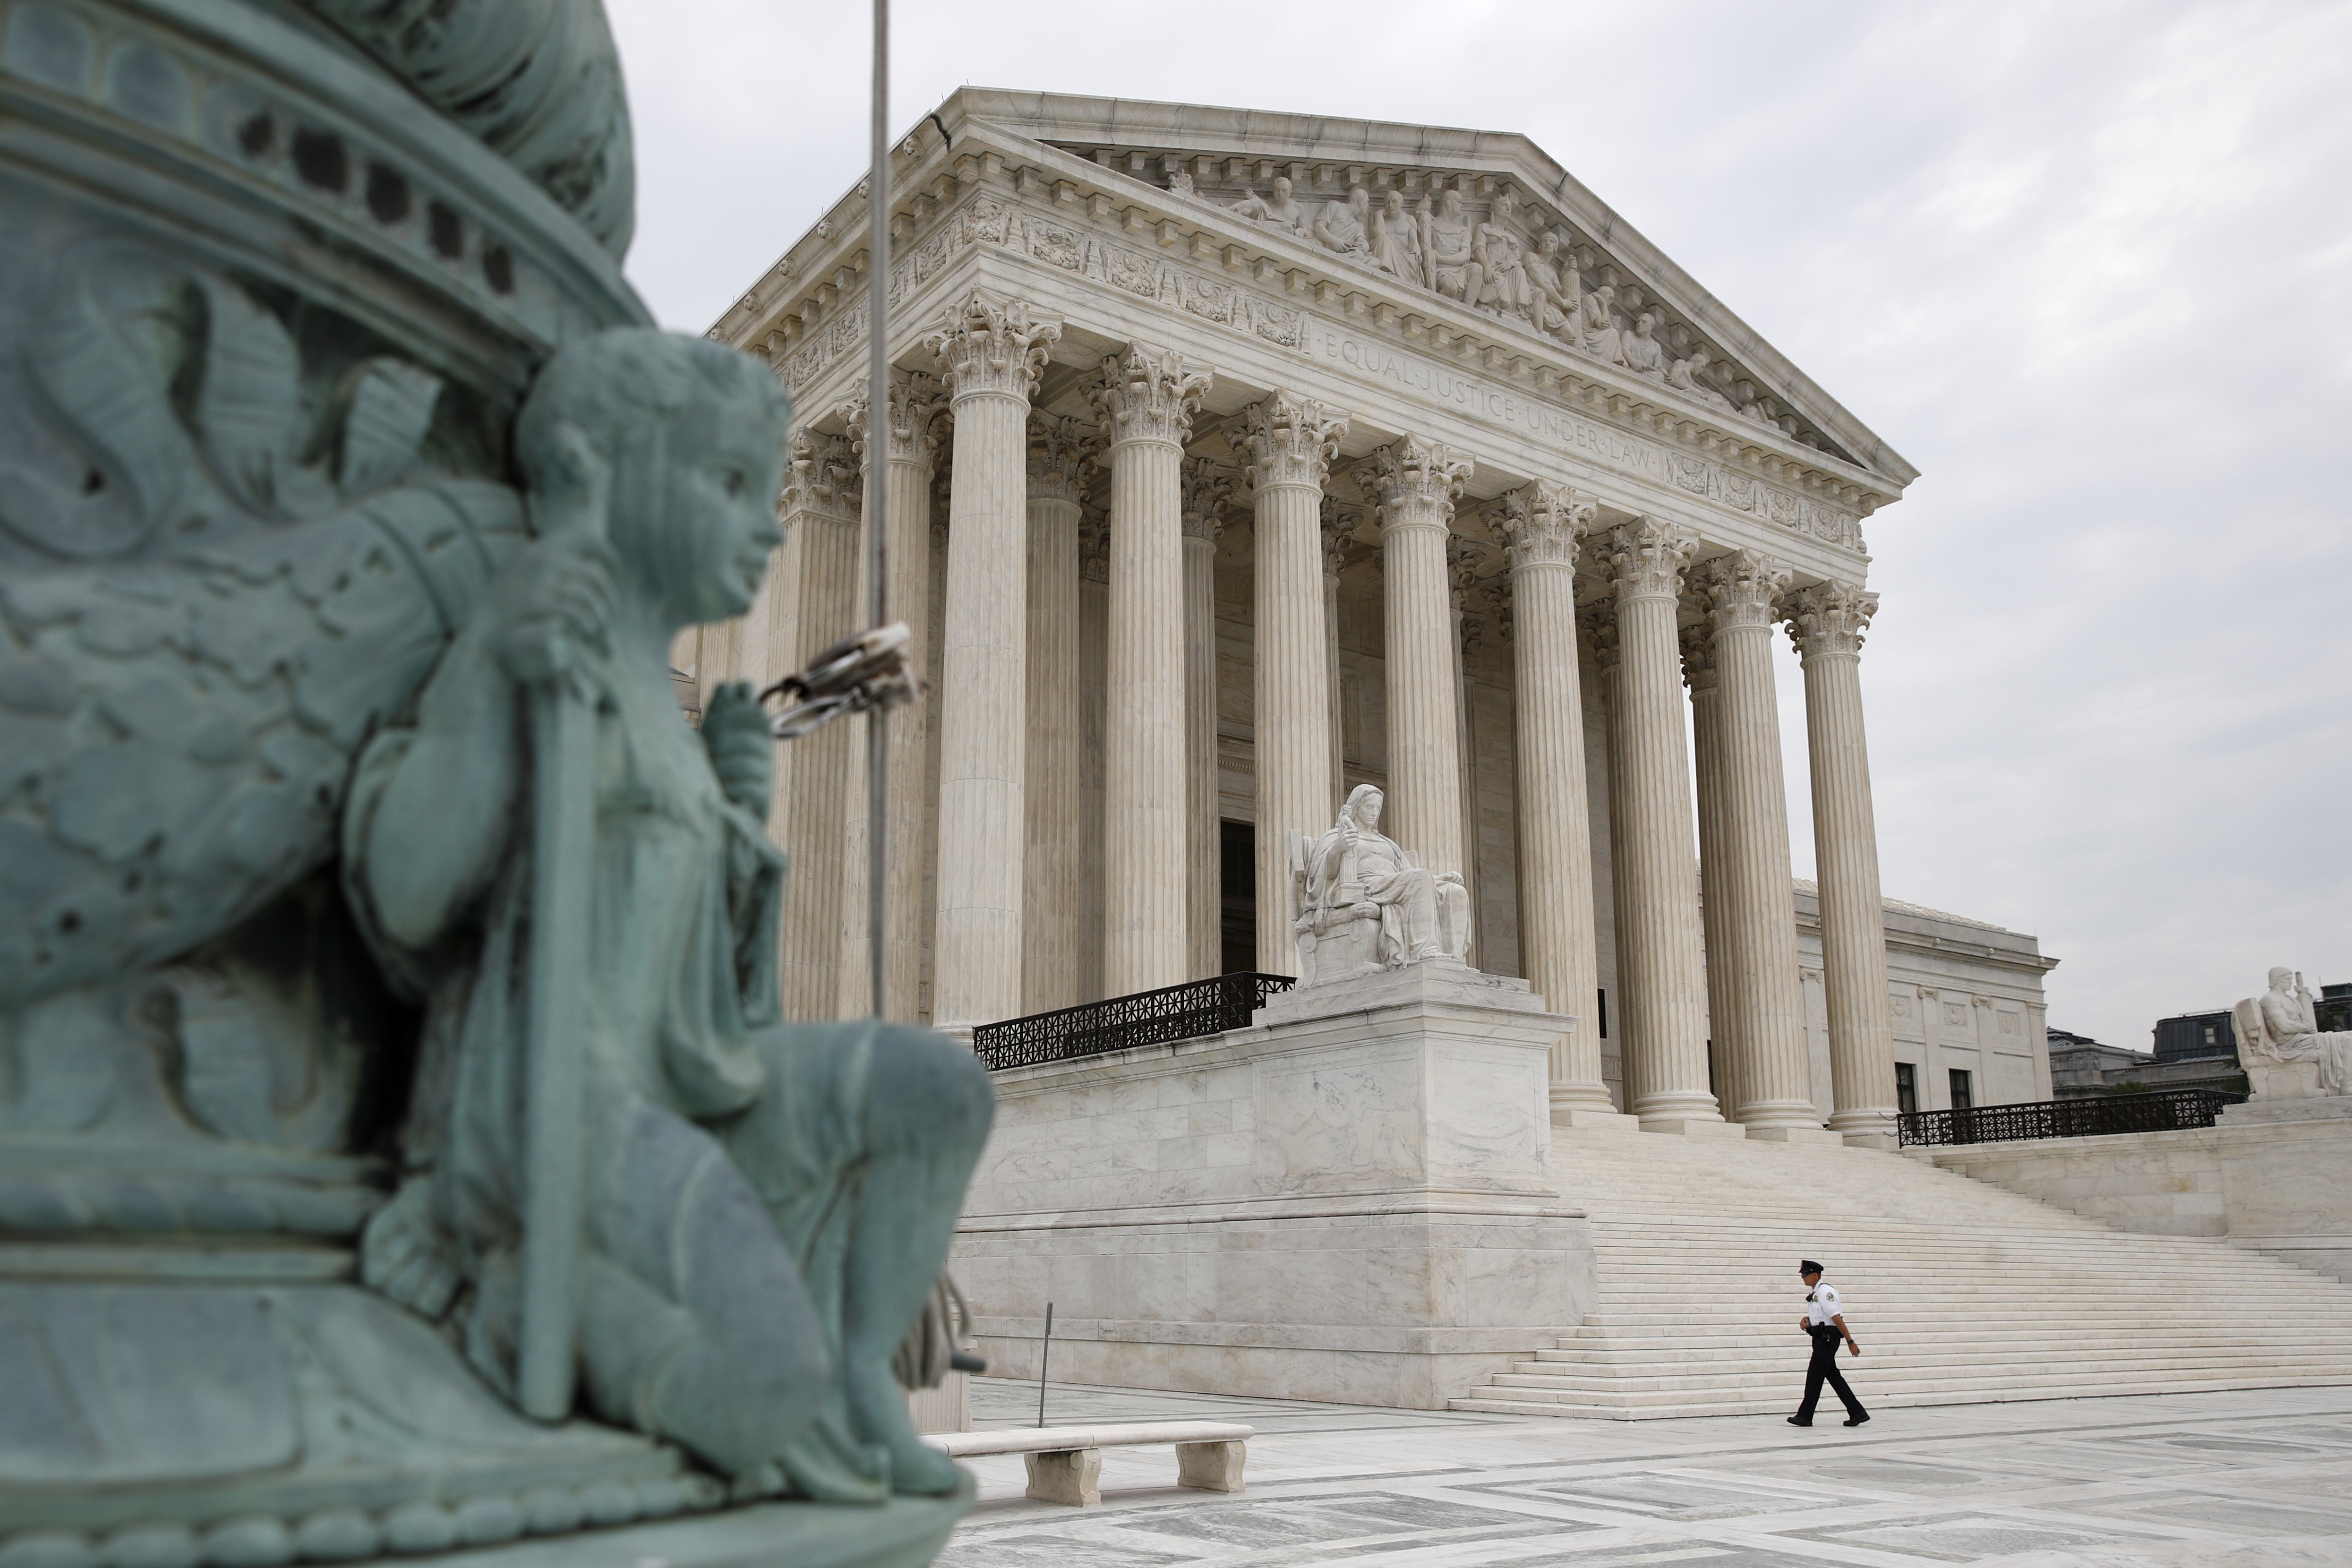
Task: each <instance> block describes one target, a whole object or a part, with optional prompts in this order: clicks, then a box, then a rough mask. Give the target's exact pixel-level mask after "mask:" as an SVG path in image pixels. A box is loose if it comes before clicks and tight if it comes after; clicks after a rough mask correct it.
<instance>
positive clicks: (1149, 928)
mask: <svg viewBox="0 0 2352 1568" xmlns="http://www.w3.org/2000/svg"><path fill="white" fill-rule="evenodd" d="M1208 389H1209V376H1208V374H1207V373H1206V372H1205V371H1203V370H1202V369H1201V368H1200V367H1199V366H1196V365H1194V364H1192V363H1189V362H1188V361H1186V360H1184V359H1183V358H1182V357H1181V356H1180V355H1177V354H1174V353H1164V352H1161V351H1159V350H1153V349H1146V348H1142V347H1130V348H1129V350H1128V353H1127V357H1126V358H1125V359H1123V360H1121V359H1108V360H1105V361H1104V362H1103V379H1102V382H1101V383H1100V384H1098V385H1097V386H1096V387H1095V388H1094V390H1093V392H1092V394H1091V395H1092V397H1093V399H1094V403H1095V406H1096V408H1097V409H1098V410H1099V411H1100V413H1101V415H1102V419H1103V424H1104V426H1105V427H1106V430H1107V433H1108V437H1109V447H1110V460H1111V462H1110V487H1111V488H1110V648H1109V665H1110V669H1109V683H1108V684H1109V689H1108V708H1109V712H1108V734H1107V735H1106V736H1105V750H1106V751H1107V752H1108V778H1107V779H1106V781H1105V785H1104V794H1105V796H1106V799H1105V802H1104V811H1103V816H1104V820H1103V838H1104V843H1103V858H1104V861H1105V863H1106V864H1105V868H1104V869H1105V872H1106V881H1107V884H1108V886H1107V887H1106V889H1105V890H1104V902H1105V904H1106V906H1107V908H1106V910H1105V931H1104V942H1103V984H1104V986H1105V988H1106V991H1107V993H1108V994H1110V995H1113V996H1123V995H1129V994H1133V993H1135V992H1138V991H1156V990H1158V989H1159V988H1160V987H1161V986H1163V985H1174V984H1178V983H1179V982H1181V980H1183V978H1184V970H1185V959H1186V956H1187V946H1186V942H1185V920H1184V917H1185V904H1186V901H1187V900H1186V876H1185V862H1184V849H1185V837H1186V835H1185V821H1184V795H1185V782H1184V619H1183V603H1184V550H1183V523H1182V517H1181V513H1182V510H1183V501H1182V497H1181V493H1180V486H1181V466H1182V462H1183V457H1184V438H1185V437H1187V436H1188V435H1190V434H1191V433H1192V411H1193V410H1194V409H1195V408H1197V407H1199V406H1200V402H1201V395H1202V393H1204V392H1206V391H1207V390H1208Z"/></svg>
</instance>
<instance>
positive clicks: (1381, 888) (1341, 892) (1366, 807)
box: [1294, 784, 1470, 984]
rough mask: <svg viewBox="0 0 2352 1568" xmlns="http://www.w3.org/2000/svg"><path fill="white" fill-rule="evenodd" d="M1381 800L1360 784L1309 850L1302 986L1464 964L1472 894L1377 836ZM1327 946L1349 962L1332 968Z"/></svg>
mask: <svg viewBox="0 0 2352 1568" xmlns="http://www.w3.org/2000/svg"><path fill="white" fill-rule="evenodd" d="M1385 801H1386V797H1385V796H1384V795H1382V794H1381V790H1380V789H1379V787H1378V786H1377V785H1373V784H1358V785H1357V786H1356V787H1355V789H1354V790H1353V791H1351V792H1350V793H1349V795H1348V804H1347V805H1343V806H1341V807H1340V808H1339V821H1338V822H1336V823H1334V824H1333V825H1332V826H1331V829H1330V831H1328V832H1327V833H1325V834H1324V835H1323V836H1322V837H1320V838H1318V839H1317V840H1316V841H1315V843H1314V845H1313V846H1312V847H1309V848H1308V849H1307V855H1306V864H1305V866H1303V867H1301V868H1299V870H1298V873H1297V906H1298V912H1297V920H1296V921H1295V928H1294V929H1296V930H1297V932H1298V934H1299V936H1300V938H1301V941H1300V943H1299V946H1300V949H1301V956H1302V958H1305V957H1308V956H1310V955H1311V956H1312V957H1313V959H1314V960H1315V962H1314V963H1312V965H1311V973H1306V974H1302V975H1301V976H1299V979H1300V980H1301V982H1302V983H1304V984H1318V983H1321V982H1324V981H1330V980H1341V979H1345V978H1347V977H1348V974H1349V973H1353V972H1359V971H1360V970H1361V969H1363V968H1366V967H1370V968H1379V969H1399V968H1402V967H1403V966H1404V965H1405V964H1408V963H1423V962H1427V961H1429V960H1433V959H1436V960H1451V961H1453V962H1454V963H1464V962H1465V961H1466V959H1467V955H1468V950H1469V931H1470V895H1469V893H1468V891H1467V890H1466V889H1465V888H1464V887H1463V885H1462V879H1461V877H1460V876H1458V875H1456V874H1455V873H1454V872H1452V871H1437V872H1433V871H1427V870H1423V868H1421V867H1420V866H1418V865H1416V864H1414V862H1413V858H1412V854H1411V852H1410V851H1408V850H1406V849H1405V848H1403V847H1402V846H1400V845H1399V844H1398V843H1397V842H1396V840H1394V839H1392V838H1390V837H1385V836H1383V835H1382V834H1381V830H1380V824H1381V806H1382V805H1384V804H1385ZM1308 939H1312V940H1311V941H1310V940H1308ZM1350 939H1354V940H1350ZM1326 947H1332V948H1335V949H1337V950H1338V951H1339V952H1342V953H1346V954H1348V955H1349V956H1348V957H1346V958H1344V959H1343V960H1342V961H1341V963H1339V964H1334V963H1331V962H1329V960H1330V957H1331V956H1332V955H1331V954H1328V953H1325V952H1323V951H1322V950H1323V949H1324V948H1326Z"/></svg>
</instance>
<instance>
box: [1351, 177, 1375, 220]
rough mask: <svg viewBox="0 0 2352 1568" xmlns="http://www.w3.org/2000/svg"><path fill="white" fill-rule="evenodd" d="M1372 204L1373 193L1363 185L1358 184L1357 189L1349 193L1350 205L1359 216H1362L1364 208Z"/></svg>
mask: <svg viewBox="0 0 2352 1568" xmlns="http://www.w3.org/2000/svg"><path fill="white" fill-rule="evenodd" d="M1348 205H1349V206H1350V207H1352V208H1353V209H1354V210H1355V212H1356V215H1357V216H1359V217H1360V216H1363V213H1364V210H1365V209H1366V208H1367V207H1369V206H1370V205H1372V193H1371V192H1370V191H1368V190H1366V189H1364V187H1363V186H1361V185H1358V186H1357V187H1356V188H1355V189H1353V190H1351V191H1349V193H1348Z"/></svg>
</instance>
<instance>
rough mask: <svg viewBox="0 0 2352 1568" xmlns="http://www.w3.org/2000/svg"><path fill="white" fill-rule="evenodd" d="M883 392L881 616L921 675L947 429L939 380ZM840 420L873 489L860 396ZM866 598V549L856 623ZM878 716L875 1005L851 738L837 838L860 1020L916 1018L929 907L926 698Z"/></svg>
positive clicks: (844, 982)
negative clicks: (904, 639)
mask: <svg viewBox="0 0 2352 1568" xmlns="http://www.w3.org/2000/svg"><path fill="white" fill-rule="evenodd" d="M888 396H889V407H888V408H887V410H885V418H884V426H885V427H884V429H883V431H882V439H881V442H880V446H881V447H882V450H883V462H884V464H885V468H884V472H885V474H886V476H887V477H886V479H885V482H886V483H887V485H888V486H889V489H888V490H887V492H886V494H887V500H888V503H889V504H888V509H887V510H888V525H887V526H888V528H889V530H890V537H889V540H888V542H887V543H888V547H889V548H888V554H889V563H888V566H887V575H888V583H887V589H886V595H885V596H886V598H887V602H888V614H889V616H890V617H891V618H892V619H893V620H898V621H904V622H905V623H906V624H907V628H908V632H909V633H910V634H911V640H910V641H909V642H908V647H907V663H908V668H912V669H914V670H917V671H921V670H923V669H925V668H928V667H929V658H930V641H931V633H930V626H931V614H930V605H931V479H932V476H933V474H934V472H935V468H936V465H937V461H938V456H939V444H940V437H942V436H943V435H944V434H945V432H946V426H947V418H946V415H947V395H946V393H945V391H944V389H942V388H941V387H940V384H939V383H938V382H936V381H934V380H933V379H932V378H931V377H929V376H928V375H925V374H922V373H921V372H915V373H913V374H899V375H895V376H893V377H892V378H891V382H890V388H889V394H888ZM843 416H844V417H845V419H846V420H847V422H848V424H849V427H850V436H851V438H852V439H853V440H856V441H857V442H859V443H860V444H861V446H862V447H863V456H864V458H865V463H866V473H867V476H868V486H867V490H866V493H867V494H868V495H871V494H872V493H873V489H872V485H871V476H872V473H873V468H874V462H875V447H876V442H875V441H874V439H873V433H872V431H871V429H870V424H871V421H870V420H869V419H868V417H867V409H866V399H865V398H864V397H862V396H860V397H856V398H853V399H851V400H850V402H849V403H848V404H847V405H845V407H844V409H843ZM869 510H870V509H869ZM861 531H862V530H861ZM869 595H870V590H869V588H868V587H867V585H866V554H865V552H864V551H863V550H862V549H861V550H860V551H859V552H858V566H857V590H856V617H854V618H858V619H862V618H863V617H864V615H865V609H866V604H867V603H868V600H869ZM867 722H871V721H870V720H869V721H867ZM883 722H884V723H886V724H887V725H888V726H889V734H890V780H889V796H888V802H887V817H886V819H885V821H884V822H883V825H882V830H883V833H884V841H883V847H882V852H883V898H884V912H883V918H884V927H883V939H882V940H883V950H882V995H881V998H880V1000H879V1002H878V1004H877V1003H876V1002H875V1001H874V1000H873V999H872V998H869V997H868V996H867V994H866V989H867V979H866V976H867V958H866V939H867V924H868V921H867V889H868V887H869V883H868V879H867V874H866V867H867V859H866V846H867V844H868V843H869V842H870V839H869V835H870V834H871V832H872V831H873V825H872V824H871V823H870V822H869V821H868V820H867V811H866V806H867V791H866V747H865V745H864V743H863V742H852V744H851V746H850V749H849V751H850V761H849V773H848V788H847V793H846V795H845V805H846V807H847V811H848V831H847V832H846V833H845V835H844V836H843V851H844V853H843V859H842V892H841V922H842V923H841V960H840V969H839V976H840V982H841V993H840V995H841V1001H840V1016H843V1017H845V1018H856V1017H863V1016H866V1013H867V1012H868V1011H869V1009H872V1008H875V1007H877V1005H878V1009H879V1012H880V1015H881V1016H883V1017H885V1018H896V1019H898V1020H901V1021H903V1022H908V1023H912V1022H915V1021H917V1020H918V1019H919V1016H920V1009H921V1005H922V973H923V931H924V928H925V925H926V923H927V921H926V916H927V914H928V912H929V911H928V910H927V908H926V905H925V901H924V898H923V858H924V844H925V840H926V839H927V837H929V825H930V812H929V804H930V803H929V799H928V796H929V790H928V789H927V788H926V787H925V773H926V772H927V769H926V767H925V764H924V758H925V755H926V753H927V752H929V737H930V725H931V722H932V716H931V704H930V703H929V702H928V701H920V702H902V703H900V704H899V705H898V707H896V708H893V709H891V710H889V711H888V713H887V715H886V716H885V717H884V719H883Z"/></svg>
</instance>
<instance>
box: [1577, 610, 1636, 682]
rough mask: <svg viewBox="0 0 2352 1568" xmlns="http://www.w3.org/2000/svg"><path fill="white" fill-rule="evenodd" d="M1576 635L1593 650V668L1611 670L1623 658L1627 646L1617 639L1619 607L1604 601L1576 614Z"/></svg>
mask: <svg viewBox="0 0 2352 1568" xmlns="http://www.w3.org/2000/svg"><path fill="white" fill-rule="evenodd" d="M1576 633H1577V636H1579V637H1582V638H1583V639H1584V641H1585V644H1586V646H1588V647H1591V649H1592V659H1593V667H1594V668H1597V669H1601V670H1611V669H1614V668H1617V666H1618V663H1619V661H1620V660H1621V659H1622V658H1623V657H1624V653H1625V646H1624V644H1623V643H1622V642H1621V641H1619V640H1618V637H1617V606H1616V605H1612V604H1609V603H1607V602H1606V601H1603V602H1602V603H1601V604H1598V605H1588V606H1587V607H1585V608H1584V609H1581V610H1579V611H1578V612H1577V613H1576Z"/></svg>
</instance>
